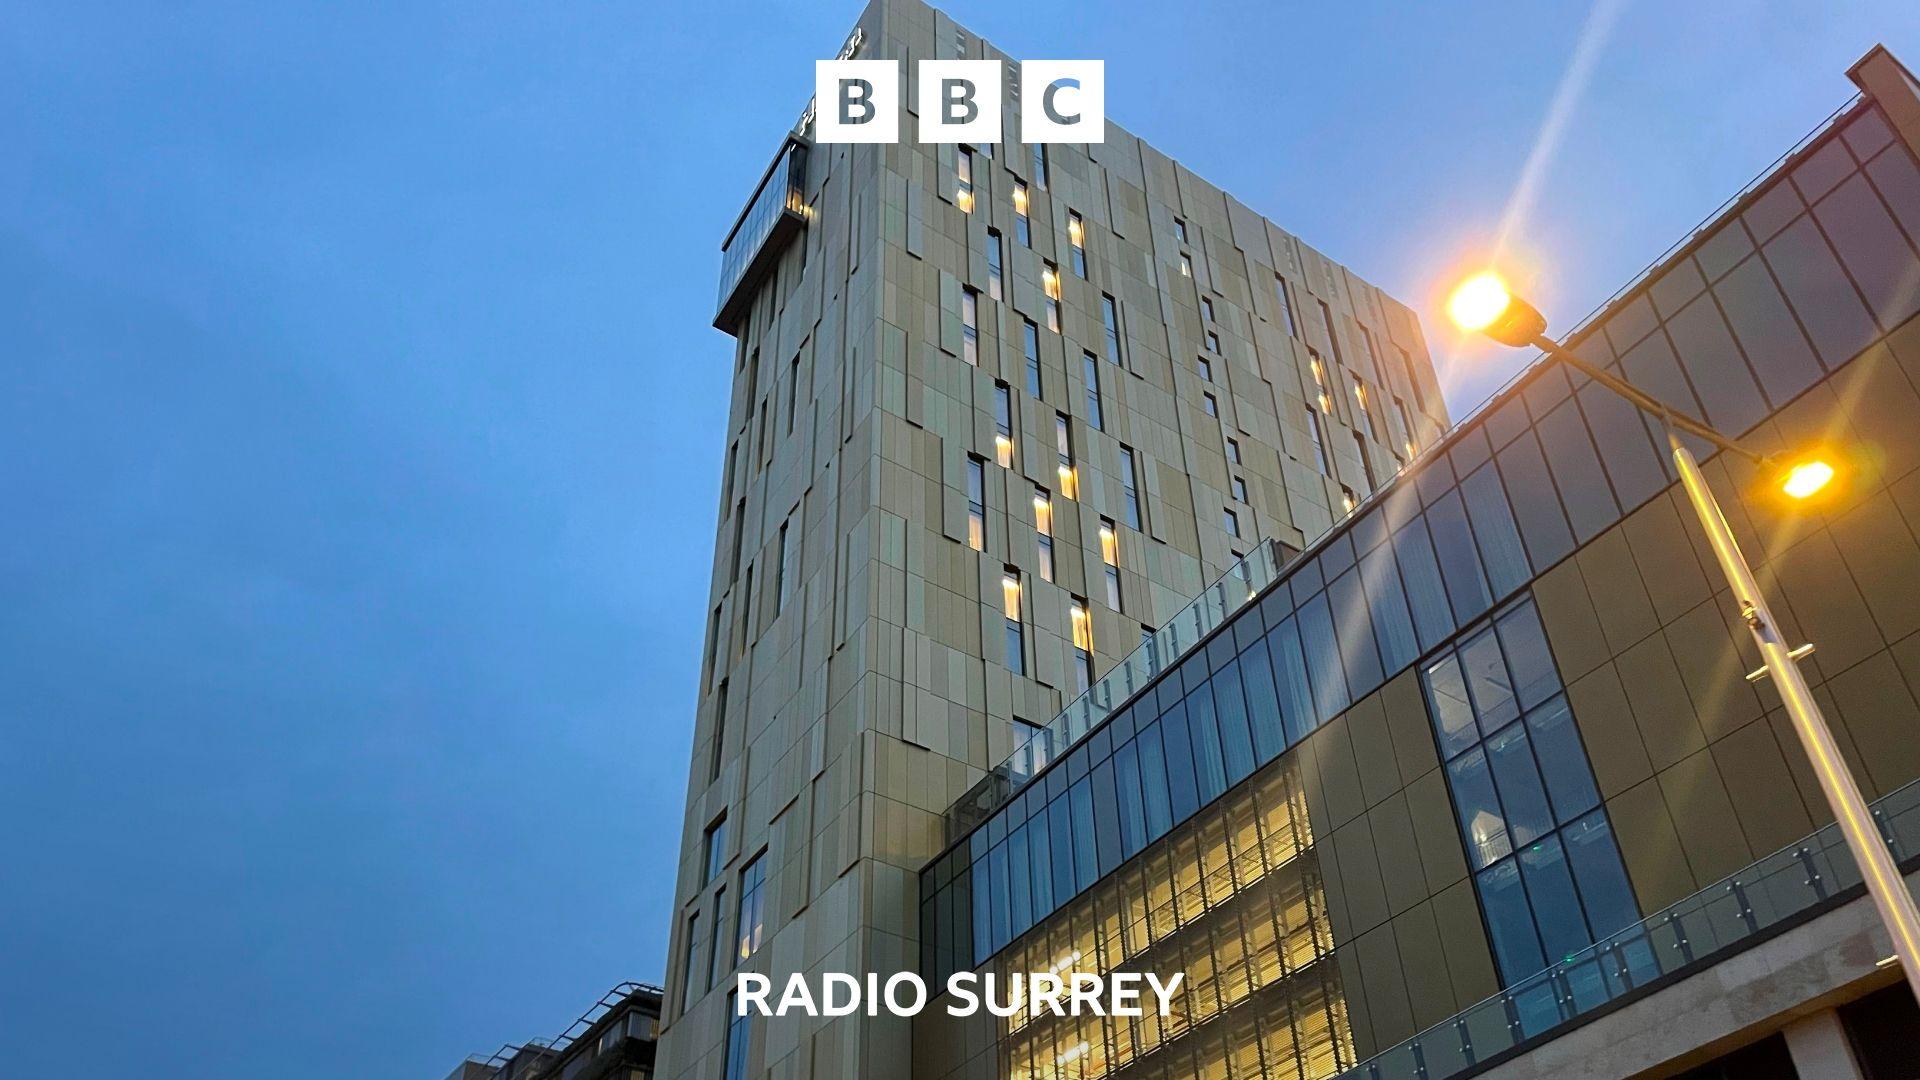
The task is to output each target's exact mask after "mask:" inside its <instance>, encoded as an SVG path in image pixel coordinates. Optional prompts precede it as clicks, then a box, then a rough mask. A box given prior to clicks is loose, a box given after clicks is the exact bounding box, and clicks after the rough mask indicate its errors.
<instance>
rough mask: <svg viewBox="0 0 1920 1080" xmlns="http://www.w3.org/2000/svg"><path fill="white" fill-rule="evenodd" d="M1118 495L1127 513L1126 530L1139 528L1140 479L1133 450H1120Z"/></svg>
mask: <svg viewBox="0 0 1920 1080" xmlns="http://www.w3.org/2000/svg"><path fill="white" fill-rule="evenodd" d="M1120 495H1121V503H1122V505H1124V506H1125V507H1126V511H1127V528H1129V529H1138V528H1140V520H1141V518H1140V477H1139V470H1138V468H1137V463H1136V462H1135V461H1134V453H1133V448H1132V447H1130V446H1122V447H1121V448H1120Z"/></svg>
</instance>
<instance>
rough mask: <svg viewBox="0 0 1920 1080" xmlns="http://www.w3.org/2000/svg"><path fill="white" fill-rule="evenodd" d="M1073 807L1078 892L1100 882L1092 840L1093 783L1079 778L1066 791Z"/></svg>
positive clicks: (1074, 866) (1076, 886)
mask: <svg viewBox="0 0 1920 1080" xmlns="http://www.w3.org/2000/svg"><path fill="white" fill-rule="evenodd" d="M1067 799H1068V800H1069V804H1070V805H1071V806H1072V807H1073V879H1074V882H1073V883H1074V886H1075V889H1074V891H1076V892H1078V891H1079V890H1080V889H1084V888H1086V887H1087V886H1089V885H1092V884H1093V883H1094V882H1096V881H1098V880H1100V855H1099V851H1098V850H1097V847H1096V845H1095V843H1094V838H1093V783H1092V782H1091V781H1090V780H1088V779H1087V778H1086V777H1084V776H1083V777H1081V778H1080V779H1079V781H1077V782H1076V783H1075V784H1074V785H1073V787H1072V788H1070V789H1068V791H1067Z"/></svg>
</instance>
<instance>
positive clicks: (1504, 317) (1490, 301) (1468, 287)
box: [1447, 270, 1547, 346]
mask: <svg viewBox="0 0 1920 1080" xmlns="http://www.w3.org/2000/svg"><path fill="white" fill-rule="evenodd" d="M1447 318H1449V319H1452V320H1453V323H1454V325H1455V326H1458V327H1459V328H1460V329H1462V330H1465V331H1468V332H1470V333H1481V334H1485V335H1487V336H1488V337H1490V338H1492V339H1493V340H1495V341H1498V342H1499V343H1501V344H1502V345H1514V346H1520V345H1530V344H1532V343H1533V339H1534V338H1536V337H1538V336H1539V335H1541V334H1543V333H1545V332H1546V329H1547V320H1546V318H1545V317H1543V316H1542V315H1541V314H1540V312H1539V311H1538V310H1537V309H1536V308H1535V307H1534V306H1533V305H1532V304H1529V303H1527V302H1526V301H1525V300H1522V299H1520V298H1519V297H1517V296H1515V295H1513V293H1512V292H1510V291H1508V289H1507V283H1506V282H1505V281H1503V280H1501V278H1500V275H1499V274H1496V273H1494V272H1493V271H1491V270H1487V271H1483V272H1481V273H1478V274H1475V275H1473V276H1472V277H1470V278H1468V279H1467V280H1465V281H1463V282H1461V283H1460V284H1459V286H1458V287H1456V288H1455V289H1454V290H1453V295H1452V296H1449V297H1447Z"/></svg>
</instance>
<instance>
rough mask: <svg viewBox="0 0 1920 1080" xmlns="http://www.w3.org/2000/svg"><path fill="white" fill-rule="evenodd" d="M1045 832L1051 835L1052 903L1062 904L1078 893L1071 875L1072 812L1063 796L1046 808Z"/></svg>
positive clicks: (1076, 885)
mask: <svg viewBox="0 0 1920 1080" xmlns="http://www.w3.org/2000/svg"><path fill="white" fill-rule="evenodd" d="M1047 831H1048V832H1050V833H1051V834H1052V839H1051V840H1050V842H1049V848H1050V849H1051V851H1052V855H1053V897H1054V902H1055V903H1064V902H1066V900H1067V898H1068V897H1070V896H1072V895H1073V894H1074V893H1075V892H1077V891H1079V890H1078V882H1077V881H1075V880H1074V873H1073V810H1072V806H1071V804H1070V803H1069V802H1068V801H1067V799H1066V798H1065V797H1064V796H1063V797H1061V798H1058V799H1055V800H1053V802H1052V803H1051V804H1049V805H1048V807H1047Z"/></svg>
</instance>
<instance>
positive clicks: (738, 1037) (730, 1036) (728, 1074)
mask: <svg viewBox="0 0 1920 1080" xmlns="http://www.w3.org/2000/svg"><path fill="white" fill-rule="evenodd" d="M738 993H739V991H736V990H730V991H728V992H727V1050H726V1054H725V1065H724V1066H723V1067H722V1068H721V1070H720V1080H747V1054H748V1052H749V1051H750V1050H751V1049H752V1048H753V1010H752V1009H748V1010H747V1011H746V1013H745V1014H744V1015H743V1014H742V1013H741V1012H740V1008H739V1003H738V1002H737V1001H736V1000H735V998H736V997H737V995H738Z"/></svg>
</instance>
